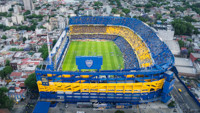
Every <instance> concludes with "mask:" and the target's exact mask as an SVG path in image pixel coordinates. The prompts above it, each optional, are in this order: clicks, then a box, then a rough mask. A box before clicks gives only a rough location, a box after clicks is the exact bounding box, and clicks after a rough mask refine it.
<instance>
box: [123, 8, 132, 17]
mask: <svg viewBox="0 0 200 113" xmlns="http://www.w3.org/2000/svg"><path fill="white" fill-rule="evenodd" d="M122 11H123V12H124V13H125V14H126V15H127V14H129V13H130V9H126V8H124V9H122Z"/></svg>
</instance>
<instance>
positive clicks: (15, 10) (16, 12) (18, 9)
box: [13, 5, 22, 14]
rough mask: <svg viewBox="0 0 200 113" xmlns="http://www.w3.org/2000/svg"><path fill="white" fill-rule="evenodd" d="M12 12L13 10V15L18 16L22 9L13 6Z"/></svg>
mask: <svg viewBox="0 0 200 113" xmlns="http://www.w3.org/2000/svg"><path fill="white" fill-rule="evenodd" d="M13 10H14V13H15V14H19V13H20V12H21V11H22V8H21V6H19V5H15V6H14V7H13Z"/></svg>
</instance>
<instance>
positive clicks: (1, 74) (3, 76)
mask: <svg viewBox="0 0 200 113" xmlns="http://www.w3.org/2000/svg"><path fill="white" fill-rule="evenodd" d="M0 77H1V79H4V78H5V77H6V76H5V73H4V71H3V70H1V71H0Z"/></svg>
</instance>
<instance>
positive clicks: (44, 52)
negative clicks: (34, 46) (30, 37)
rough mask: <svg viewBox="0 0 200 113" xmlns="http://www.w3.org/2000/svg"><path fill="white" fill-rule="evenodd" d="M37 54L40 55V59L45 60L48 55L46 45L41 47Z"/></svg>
mask: <svg viewBox="0 0 200 113" xmlns="http://www.w3.org/2000/svg"><path fill="white" fill-rule="evenodd" d="M39 52H41V53H42V58H43V59H46V58H47V57H48V55H49V53H48V48H47V45H46V44H44V45H42V47H41V48H40V49H39Z"/></svg>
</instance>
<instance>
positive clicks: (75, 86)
mask: <svg viewBox="0 0 200 113" xmlns="http://www.w3.org/2000/svg"><path fill="white" fill-rule="evenodd" d="M163 83H164V79H160V80H158V81H153V82H144V83H62V82H49V86H43V85H42V82H41V81H37V85H38V89H39V91H40V92H57V91H63V92H66V91H70V92H77V91H79V92H89V93H90V92H106V93H109V92H112V93H145V92H151V91H157V90H159V89H162V87H163Z"/></svg>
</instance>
